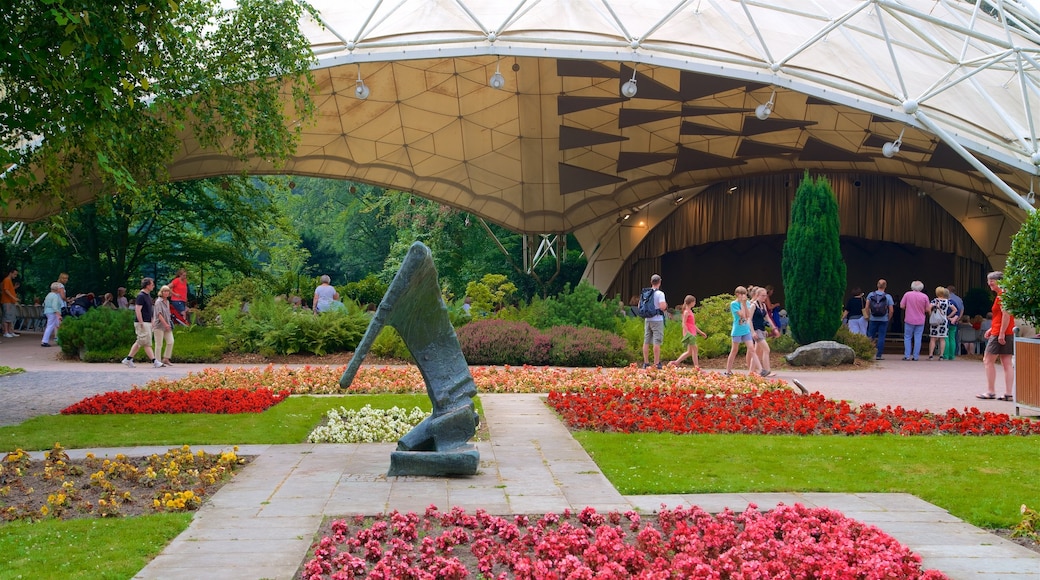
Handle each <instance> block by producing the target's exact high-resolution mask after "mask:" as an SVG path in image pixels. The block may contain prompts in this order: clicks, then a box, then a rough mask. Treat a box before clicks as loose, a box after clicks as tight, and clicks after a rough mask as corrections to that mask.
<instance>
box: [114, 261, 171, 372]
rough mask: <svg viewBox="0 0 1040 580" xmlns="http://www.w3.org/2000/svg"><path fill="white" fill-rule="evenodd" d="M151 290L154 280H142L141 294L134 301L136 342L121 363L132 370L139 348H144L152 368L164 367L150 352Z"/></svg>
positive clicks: (153, 286)
mask: <svg viewBox="0 0 1040 580" xmlns="http://www.w3.org/2000/svg"><path fill="white" fill-rule="evenodd" d="M152 288H155V280H152V279H151V278H142V279H141V292H140V293H139V294H138V295H137V298H136V299H134V317H135V318H134V332H135V333H136V334H137V340H136V341H134V345H133V346H131V347H130V354H128V355H126V358H124V359H123V360H122V363H123V364H125V365H126V366H128V367H130V368H134V355H135V354H137V351H138V350H140V349H141V347H144V353H145V354H146V355H148V358H150V359H151V360H152V366H153V367H155V368H160V367H164V366H166V365H164V364H163V363H162V361H161V360H159V359H157V358H155V353H154V352H152V314H153V310H152V295H151V292H152Z"/></svg>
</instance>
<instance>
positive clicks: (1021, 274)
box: [1000, 212, 1040, 326]
mask: <svg viewBox="0 0 1040 580" xmlns="http://www.w3.org/2000/svg"><path fill="white" fill-rule="evenodd" d="M1038 272H1040V212H1033V213H1032V214H1030V215H1029V216H1028V217H1027V218H1026V221H1025V223H1023V224H1022V229H1020V230H1018V233H1016V234H1015V236H1014V237H1013V238H1011V251H1010V252H1008V257H1007V264H1006V265H1005V267H1004V278H1003V280H1001V281H1000V287H1001V288H1003V289H1004V294H1003V297H1002V298H1001V300H1000V302H1001V305H1003V306H1004V307H1005V308H1007V309H1008V311H1009V312H1011V313H1012V314H1014V315H1015V316H1016V317H1018V318H1019V319H1021V320H1022V321H1023V322H1027V323H1030V324H1032V325H1034V326H1035V325H1038V324H1040V284H1037V273H1038Z"/></svg>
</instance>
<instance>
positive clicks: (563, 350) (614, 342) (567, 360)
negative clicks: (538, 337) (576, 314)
mask: <svg viewBox="0 0 1040 580" xmlns="http://www.w3.org/2000/svg"><path fill="white" fill-rule="evenodd" d="M546 336H548V337H549V341H550V344H551V346H550V347H549V364H551V365H555V366H564V367H623V366H628V364H629V363H631V362H632V361H634V360H635V353H633V352H632V351H631V350H630V349H629V348H627V345H626V344H625V340H624V339H623V338H621V337H619V336H617V335H616V334H613V333H610V332H607V331H604V330H598V329H595V328H588V327H585V328H576V327H574V326H556V327H553V328H551V329H549V330H548V331H547V332H546Z"/></svg>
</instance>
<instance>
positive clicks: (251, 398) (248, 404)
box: [61, 387, 289, 415]
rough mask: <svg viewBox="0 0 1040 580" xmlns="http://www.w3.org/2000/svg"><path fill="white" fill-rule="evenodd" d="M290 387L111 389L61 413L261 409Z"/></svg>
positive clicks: (224, 411)
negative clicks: (177, 389) (185, 389)
mask: <svg viewBox="0 0 1040 580" xmlns="http://www.w3.org/2000/svg"><path fill="white" fill-rule="evenodd" d="M288 396H289V391H278V392H275V391H272V390H271V389H268V388H264V387H261V388H258V389H192V390H187V391H176V390H170V389H158V390H143V389H133V390H130V391H112V392H110V393H103V394H101V395H94V396H93V397H87V398H86V399H83V400H82V401H80V402H78V403H76V404H75V405H71V406H69V407H66V408H64V409H62V410H61V414H62V415H120V414H135V413H140V414H157V413H260V412H262V411H266V410H267V409H269V408H271V407H273V406H274V405H276V404H277V403H280V402H281V401H282V400H283V399H285V398H286V397H288Z"/></svg>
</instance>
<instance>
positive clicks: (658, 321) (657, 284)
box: [637, 274, 668, 369]
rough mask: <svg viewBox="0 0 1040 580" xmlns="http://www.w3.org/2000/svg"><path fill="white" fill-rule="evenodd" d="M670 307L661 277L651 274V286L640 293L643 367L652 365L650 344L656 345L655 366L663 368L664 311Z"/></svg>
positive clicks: (639, 307) (639, 308) (638, 308)
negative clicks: (662, 290)
mask: <svg viewBox="0 0 1040 580" xmlns="http://www.w3.org/2000/svg"><path fill="white" fill-rule="evenodd" d="M667 308H668V303H667V302H665V297H664V292H661V277H660V276H658V275H657V274H654V275H653V276H650V287H649V288H643V290H642V292H640V293H639V306H638V307H637V312H638V314H639V316H641V317H642V318H643V319H644V322H643V368H644V369H645V368H647V367H649V366H650V345H651V344H652V345H653V346H654V366H656V367H657V368H661V343H662V342H664V311H665V310H666V309H667Z"/></svg>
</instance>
